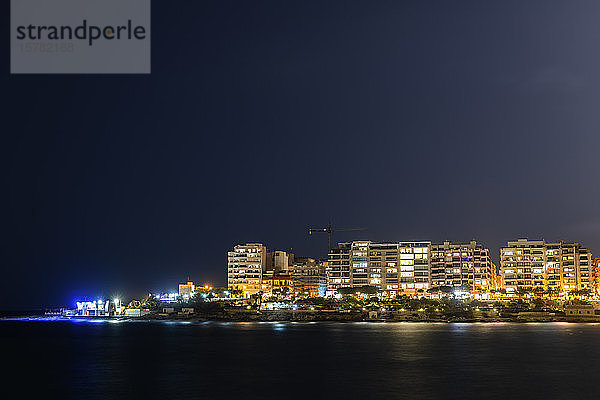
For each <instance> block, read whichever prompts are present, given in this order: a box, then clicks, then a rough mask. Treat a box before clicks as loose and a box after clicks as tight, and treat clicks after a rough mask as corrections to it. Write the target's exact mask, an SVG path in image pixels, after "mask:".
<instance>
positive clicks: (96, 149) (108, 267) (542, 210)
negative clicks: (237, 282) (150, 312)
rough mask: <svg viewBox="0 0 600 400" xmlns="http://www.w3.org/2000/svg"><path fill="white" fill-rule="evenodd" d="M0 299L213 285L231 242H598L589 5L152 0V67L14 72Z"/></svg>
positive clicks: (599, 80)
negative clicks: (100, 72) (135, 72)
mask: <svg viewBox="0 0 600 400" xmlns="http://www.w3.org/2000/svg"><path fill="white" fill-rule="evenodd" d="M3 8H4V12H3V18H2V24H3V28H4V29H3V31H4V32H5V34H6V38H5V40H4V45H3V46H4V50H3V52H2V54H3V57H4V63H3V65H4V73H3V74H2V77H1V78H0V79H1V82H0V85H1V86H0V87H1V88H2V93H3V95H4V96H3V97H4V99H5V104H4V106H3V108H2V109H3V112H2V121H3V126H4V128H3V129H2V139H1V142H0V163H1V164H0V165H1V167H2V174H1V181H0V182H1V184H2V196H1V200H0V201H1V205H2V211H3V212H2V215H3V218H2V221H1V226H2V230H1V231H2V237H1V239H2V251H1V255H0V262H1V264H2V265H1V270H2V278H1V279H0V308H4V309H10V308H20V307H37V306H44V305H63V304H66V303H69V302H71V301H72V300H73V299H74V298H75V297H78V296H93V297H95V296H99V295H107V296H112V295H114V294H120V295H121V296H126V297H132V296H139V295H141V294H143V293H146V292H147V291H148V290H152V291H154V290H161V289H165V290H166V289H172V288H175V287H176V284H177V283H178V282H179V281H182V280H184V279H185V278H186V277H187V276H188V275H189V276H190V277H191V278H192V279H194V280H196V281H198V282H202V281H212V282H214V283H216V284H221V285H222V284H225V275H226V274H225V273H226V271H225V268H226V251H227V250H228V249H229V248H231V247H232V246H234V245H235V244H237V243H242V242H247V241H252V242H258V241H260V242H263V243H265V244H266V245H267V246H269V247H270V248H278V249H289V248H293V249H294V252H295V253H297V254H299V255H307V256H323V255H324V254H325V250H326V243H327V241H326V237H325V236H312V237H309V236H308V235H307V229H308V228H309V227H311V226H312V227H319V226H324V225H326V224H327V222H328V221H329V220H330V219H331V220H332V222H333V223H334V225H337V226H341V227H354V226H360V227H367V228H368V229H369V230H368V231H366V232H358V233H347V234H339V235H338V236H337V237H336V238H337V239H339V240H350V239H372V240H421V239H423V240H433V241H441V240H445V239H448V240H456V241H465V240H470V239H472V238H476V239H477V240H480V241H482V242H484V243H485V244H487V245H488V246H489V247H490V248H491V249H492V254H493V256H494V259H496V260H497V259H498V256H497V252H498V248H499V247H500V246H501V245H502V244H503V243H505V242H506V241H507V240H512V239H516V238H519V237H530V238H539V237H543V238H545V239H547V240H558V239H565V240H574V241H580V242H582V243H583V244H584V245H586V246H588V247H590V248H592V251H600V235H599V234H600V216H599V214H598V211H599V208H600V207H599V202H598V198H599V196H600V185H599V183H598V170H599V168H598V160H597V156H596V155H597V154H598V149H599V145H600V136H599V131H600V55H599V47H600V46H599V44H600V40H599V39H600V24H598V21H599V18H600V3H598V2H597V1H577V2H575V3H574V2H567V1H527V2H523V1H495V2H492V1H487V2H481V1H460V2H458V1H457V2H449V1H404V2H401V1H378V2H372V1H360V2H357V1H328V2H320V1H319V2H317V1H302V2H281V1H272V2H261V1H256V2H247V1H240V2H226V1H207V2H205V1H203V2H183V1H179V2H166V1H162V2H158V1H154V2H153V18H152V74H151V75H150V76H109V75H107V76H69V75H65V76H44V75H39V76H11V75H9V72H8V71H9V59H8V57H9V48H8V46H9V39H8V32H9V22H10V21H9V17H8V16H9V13H8V2H3Z"/></svg>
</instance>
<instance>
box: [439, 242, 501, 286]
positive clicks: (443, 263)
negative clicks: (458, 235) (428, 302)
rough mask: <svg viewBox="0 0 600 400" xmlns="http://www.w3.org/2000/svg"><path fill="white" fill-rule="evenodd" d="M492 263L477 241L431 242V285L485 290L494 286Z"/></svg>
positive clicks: (494, 272)
mask: <svg viewBox="0 0 600 400" xmlns="http://www.w3.org/2000/svg"><path fill="white" fill-rule="evenodd" d="M495 268H496V267H495V266H494V265H493V264H492V261H491V259H490V251H489V250H488V249H487V248H485V247H484V246H483V245H482V244H481V243H477V242H476V241H471V242H469V243H453V242H443V243H434V244H432V245H431V272H430V277H431V286H432V287H433V288H440V287H451V288H457V289H458V288H460V289H462V290H464V291H466V292H470V293H486V292H489V290H490V289H492V288H494V287H495V283H496V282H494V280H495V275H496V271H495Z"/></svg>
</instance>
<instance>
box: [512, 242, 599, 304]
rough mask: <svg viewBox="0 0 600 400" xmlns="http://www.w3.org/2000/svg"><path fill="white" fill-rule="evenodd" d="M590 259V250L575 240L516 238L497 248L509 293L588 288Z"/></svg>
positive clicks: (559, 293)
mask: <svg viewBox="0 0 600 400" xmlns="http://www.w3.org/2000/svg"><path fill="white" fill-rule="evenodd" d="M592 262H593V260H592V254H591V251H590V250H589V249H587V248H584V247H582V246H581V244H579V243H566V242H563V241H560V242H554V243H549V242H546V241H544V240H528V239H519V240H516V241H511V242H508V245H507V246H506V247H503V248H502V249H500V270H501V271H500V272H501V274H502V277H503V281H504V285H505V289H506V292H507V294H508V295H509V296H511V295H513V296H516V295H517V294H523V293H528V292H529V293H544V292H546V293H548V294H549V295H556V296H558V295H562V294H568V293H570V292H574V291H579V290H592V289H593V287H592V285H593V278H592Z"/></svg>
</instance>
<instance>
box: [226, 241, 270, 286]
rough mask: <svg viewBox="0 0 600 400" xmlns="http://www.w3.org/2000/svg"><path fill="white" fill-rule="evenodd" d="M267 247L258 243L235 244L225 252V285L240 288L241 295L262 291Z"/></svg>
mask: <svg viewBox="0 0 600 400" xmlns="http://www.w3.org/2000/svg"><path fill="white" fill-rule="evenodd" d="M266 265H267V248H266V247H265V246H264V245H262V244H260V243H247V244H245V245H238V246H235V247H234V249H233V251H229V252H228V253H227V287H228V289H229V290H233V289H236V290H241V291H242V295H243V297H249V296H251V295H253V294H256V293H258V292H260V291H262V278H263V272H265V271H266Z"/></svg>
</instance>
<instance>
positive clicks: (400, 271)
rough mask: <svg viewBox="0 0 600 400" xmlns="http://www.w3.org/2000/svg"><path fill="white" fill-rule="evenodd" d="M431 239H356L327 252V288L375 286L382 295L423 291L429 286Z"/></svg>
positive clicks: (329, 291)
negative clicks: (408, 240)
mask: <svg viewBox="0 0 600 400" xmlns="http://www.w3.org/2000/svg"><path fill="white" fill-rule="evenodd" d="M430 245H431V242H387V243H375V242H371V241H355V242H349V243H340V244H339V246H338V248H336V249H332V250H331V251H330V252H329V265H328V266H327V269H326V273H327V292H328V293H330V294H331V293H333V292H335V291H337V290H338V289H340V288H343V287H361V286H374V287H377V288H378V289H379V290H380V291H381V292H382V293H383V294H384V295H387V296H397V295H398V294H402V293H404V294H416V293H424V292H425V291H426V290H427V289H428V288H429V247H430Z"/></svg>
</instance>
